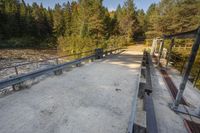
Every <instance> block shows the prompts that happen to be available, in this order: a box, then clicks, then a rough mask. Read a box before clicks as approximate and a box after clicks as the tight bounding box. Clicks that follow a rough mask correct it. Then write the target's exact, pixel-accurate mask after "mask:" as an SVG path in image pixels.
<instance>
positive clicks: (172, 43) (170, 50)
mask: <svg viewBox="0 0 200 133" xmlns="http://www.w3.org/2000/svg"><path fill="white" fill-rule="evenodd" d="M173 46H174V38H172V39H171V44H170V47H169V54H168V56H167V62H166V68H167V67H168V64H169V61H170V59H171V52H172V48H173Z"/></svg>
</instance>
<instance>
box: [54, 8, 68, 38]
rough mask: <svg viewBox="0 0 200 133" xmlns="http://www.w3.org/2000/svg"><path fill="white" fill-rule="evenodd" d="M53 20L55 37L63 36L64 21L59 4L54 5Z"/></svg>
mask: <svg viewBox="0 0 200 133" xmlns="http://www.w3.org/2000/svg"><path fill="white" fill-rule="evenodd" d="M53 20H54V32H55V34H56V36H57V37H59V36H64V33H65V21H64V14H63V10H62V7H61V6H60V4H56V5H55V8H54V13H53Z"/></svg>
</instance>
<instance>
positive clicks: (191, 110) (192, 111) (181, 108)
mask: <svg viewBox="0 0 200 133" xmlns="http://www.w3.org/2000/svg"><path fill="white" fill-rule="evenodd" d="M169 108H170V109H171V110H173V111H174V112H176V113H181V114H185V115H189V116H193V117H196V118H199V119H200V114H198V112H197V110H196V108H191V107H188V106H184V105H182V104H180V105H179V106H178V107H175V106H174V104H173V103H170V104H169Z"/></svg>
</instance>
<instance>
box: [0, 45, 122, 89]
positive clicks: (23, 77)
mask: <svg viewBox="0 0 200 133" xmlns="http://www.w3.org/2000/svg"><path fill="white" fill-rule="evenodd" d="M117 50H121V48H117V49H114V50H110V51H106V52H104V53H103V54H107V53H112V52H113V51H117ZM95 56H96V54H92V55H90V56H86V57H83V58H80V59H77V60H74V61H70V62H66V63H63V64H58V65H56V66H50V67H48V68H44V69H40V70H37V71H33V72H30V73H27V74H21V75H17V76H15V77H12V78H9V79H4V80H1V81H0V90H1V89H3V88H6V87H9V86H12V85H16V84H19V83H22V82H24V81H27V80H30V79H33V78H36V77H39V76H42V75H44V74H48V73H52V72H55V71H58V70H62V69H64V68H66V67H68V66H70V65H76V64H80V63H81V62H83V61H86V60H89V59H92V58H95Z"/></svg>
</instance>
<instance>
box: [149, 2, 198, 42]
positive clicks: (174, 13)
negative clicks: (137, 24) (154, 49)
mask: <svg viewBox="0 0 200 133" xmlns="http://www.w3.org/2000/svg"><path fill="white" fill-rule="evenodd" d="M199 6H200V1H199V0H162V1H161V2H160V3H158V4H152V5H151V6H150V7H149V9H148V11H147V15H146V22H147V31H146V36H147V38H153V37H158V36H161V35H162V34H173V33H179V32H184V31H190V30H193V29H195V28H197V27H198V26H199V25H200V19H199V18H200V9H199Z"/></svg>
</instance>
